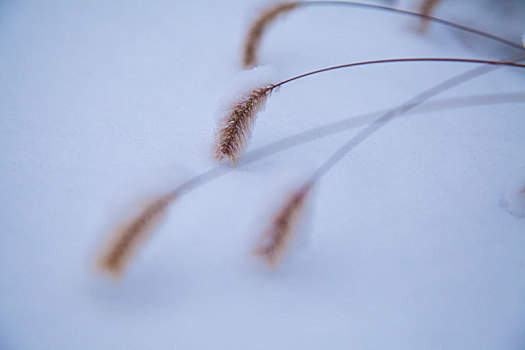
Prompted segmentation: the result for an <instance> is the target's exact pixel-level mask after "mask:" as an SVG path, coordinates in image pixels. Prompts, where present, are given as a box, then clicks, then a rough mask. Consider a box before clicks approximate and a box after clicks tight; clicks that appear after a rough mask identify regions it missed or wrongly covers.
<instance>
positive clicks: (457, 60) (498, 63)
mask: <svg viewBox="0 0 525 350" xmlns="http://www.w3.org/2000/svg"><path fill="white" fill-rule="evenodd" d="M401 62H455V63H476V64H488V65H496V66H512V67H520V68H525V65H523V64H520V63H516V62H503V61H493V60H482V59H469V58H393V59H384V60H372V61H362V62H355V63H348V64H342V65H339V66H333V67H328V68H323V69H318V70H315V71H312V72H308V73H304V74H301V75H297V76H295V77H293V78H290V79H286V80H283V81H281V82H280V83H277V84H274V85H272V89H275V88H278V87H280V86H282V85H285V84H288V83H290V82H292V81H295V80H298V79H301V78H305V77H308V76H310V75H315V74H319V73H323V72H328V71H332V70H337V69H343V68H349V67H357V66H368V65H374V64H383V63H401Z"/></svg>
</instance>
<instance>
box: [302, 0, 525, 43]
mask: <svg viewBox="0 0 525 350" xmlns="http://www.w3.org/2000/svg"><path fill="white" fill-rule="evenodd" d="M326 5H329V6H334V5H336V6H351V7H358V8H364V9H370V10H380V11H386V12H392V13H397V14H401V15H406V16H412V17H418V18H422V19H426V20H429V21H432V22H435V23H439V24H443V25H446V26H449V27H452V28H455V29H459V30H462V31H465V32H469V33H472V34H476V35H479V36H482V37H484V38H487V39H490V40H494V41H497V42H499V43H502V44H504V45H507V46H510V47H513V48H515V49H518V50H521V51H525V47H523V46H522V45H521V44H519V43H515V42H513V41H511V40H508V39H505V38H502V37H499V36H497V35H494V34H490V33H487V32H483V31H481V30H478V29H473V28H469V27H466V26H464V25H461V24H457V23H454V22H451V21H448V20H445V19H441V18H437V17H433V16H428V15H424V14H421V13H418V12H413V11H407V10H400V9H397V8H395V7H390V6H383V5H373V4H365V3H361V2H356V1H303V2H301V4H300V6H326Z"/></svg>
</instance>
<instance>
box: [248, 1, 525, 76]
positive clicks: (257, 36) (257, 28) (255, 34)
mask: <svg viewBox="0 0 525 350" xmlns="http://www.w3.org/2000/svg"><path fill="white" fill-rule="evenodd" d="M426 2H435V0H431V1H426ZM307 6H308V7H309V6H348V7H354V8H360V9H366V10H374V11H382V12H389V13H394V14H398V15H404V16H411V17H417V18H419V19H422V20H424V22H425V23H426V22H434V23H438V24H441V25H445V26H448V27H451V28H455V29H457V30H461V31H464V32H469V33H472V34H475V35H478V36H481V37H484V38H486V39H488V40H493V41H496V42H499V43H501V44H503V45H506V46H509V47H512V48H515V49H518V50H520V51H525V48H524V47H523V46H522V45H521V44H520V43H515V42H513V41H511V40H508V39H505V38H502V37H500V36H497V35H494V34H491V33H487V32H484V31H482V30H478V29H475V28H470V27H467V26H464V25H461V24H458V23H455V22H452V21H448V20H445V19H442V18H437V17H433V16H431V15H430V13H431V10H432V8H429V11H425V9H426V8H422V11H423V13H419V12H414V11H408V10H401V9H397V8H395V7H390V6H384V5H375V4H367V3H361V2H356V1H297V2H283V3H279V4H277V5H273V6H272V7H270V8H269V9H267V10H265V11H262V12H261V14H260V16H259V17H258V18H257V19H256V20H255V21H254V22H253V23H252V25H251V26H250V28H249V30H248V32H247V34H246V37H245V42H244V46H243V51H242V55H243V57H242V62H243V68H250V67H253V66H255V65H257V61H258V57H257V56H258V54H257V53H258V51H259V47H260V43H261V41H262V36H263V34H264V32H265V31H266V29H267V28H268V27H269V26H270V25H271V23H273V21H274V20H275V19H276V18H278V17H279V16H280V15H281V14H284V13H288V12H290V11H291V10H293V9H296V8H300V7H307Z"/></svg>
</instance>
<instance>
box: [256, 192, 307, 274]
mask: <svg viewBox="0 0 525 350" xmlns="http://www.w3.org/2000/svg"><path fill="white" fill-rule="evenodd" d="M309 192H310V187H303V188H301V189H300V190H299V191H296V192H294V193H292V194H291V195H289V197H288V198H287V199H286V202H285V203H284V205H283V207H282V208H281V209H280V210H279V211H278V212H277V213H276V215H275V216H274V218H273V219H272V222H271V224H270V227H269V228H268V229H267V230H266V231H265V232H264V234H263V235H262V237H261V240H260V242H259V243H258V245H257V246H256V248H255V249H254V251H253V254H254V255H257V256H260V257H261V258H262V259H263V260H264V261H265V262H266V264H267V265H268V266H270V267H271V268H276V267H277V266H278V265H279V263H280V261H281V260H282V258H283V257H284V254H285V253H286V250H287V249H288V246H289V244H290V241H291V239H292V237H293V236H294V233H295V232H296V230H297V228H298V226H299V223H300V221H301V220H300V219H301V216H302V213H303V209H304V205H305V203H306V199H307V196H308V193H309Z"/></svg>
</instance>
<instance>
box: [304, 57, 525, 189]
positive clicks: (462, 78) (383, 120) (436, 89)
mask: <svg viewBox="0 0 525 350" xmlns="http://www.w3.org/2000/svg"><path fill="white" fill-rule="evenodd" d="M523 59H525V58H524V57H520V58H518V59H517V60H515V61H521V60H523ZM511 66H512V65H511ZM518 66H523V65H518ZM496 68H497V67H495V66H492V67H490V66H489V67H487V66H485V67H479V68H475V69H472V70H469V71H467V72H465V73H463V74H460V75H456V76H454V77H452V78H450V79H447V80H445V81H443V82H441V83H439V84H437V85H434V86H433V87H431V88H429V89H427V90H425V91H423V92H421V93H419V94H417V95H416V96H414V97H412V98H410V99H408V100H407V101H406V102H405V103H403V104H402V105H400V106H399V107H396V108H394V109H392V110H390V111H388V112H386V113H385V114H383V115H382V116H381V117H380V118H379V119H377V120H376V121H375V122H374V123H372V124H370V125H368V126H367V127H366V128H365V129H363V130H361V131H360V132H359V133H358V134H357V135H355V136H354V137H352V138H351V139H350V140H349V141H347V142H346V143H344V144H343V145H342V146H341V147H340V148H339V149H338V150H337V151H335V152H334V153H333V154H332V155H331V156H330V157H329V158H328V159H327V160H326V161H325V162H324V163H322V164H321V166H320V167H319V168H318V169H317V170H316V171H315V172H314V173H313V174H312V176H311V177H310V178H309V179H308V181H306V183H305V186H313V185H314V184H315V183H316V182H318V181H319V180H320V179H321V178H322V177H323V176H324V175H325V174H326V173H327V172H328V171H329V170H330V169H331V168H332V167H333V166H335V165H336V164H337V163H338V162H339V161H340V160H341V159H342V158H343V157H344V156H345V155H346V154H348V153H349V152H350V151H351V150H352V149H354V148H355V147H357V146H358V145H359V144H360V143H361V142H363V141H364V140H366V139H367V138H368V137H370V136H371V135H372V134H374V133H375V132H376V131H378V130H379V129H381V128H382V127H384V126H385V125H387V122H389V121H391V120H392V119H393V118H394V117H395V116H397V115H400V114H403V113H406V112H408V111H410V110H411V109H413V108H415V107H417V106H419V105H420V104H422V103H424V102H426V101H427V100H429V99H431V98H432V97H435V96H437V95H439V94H441V93H443V92H445V91H447V90H450V89H451V88H453V87H455V86H458V85H459V84H462V83H464V82H466V81H469V80H472V79H474V78H476V77H478V76H480V75H483V74H486V73H488V72H491V71H493V70H494V69H496Z"/></svg>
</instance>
